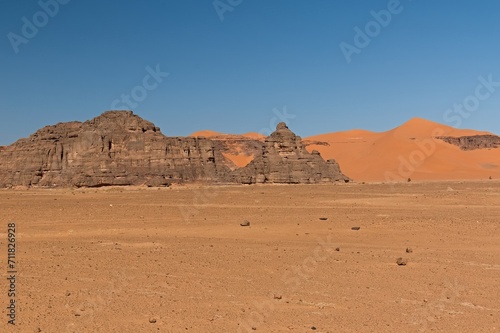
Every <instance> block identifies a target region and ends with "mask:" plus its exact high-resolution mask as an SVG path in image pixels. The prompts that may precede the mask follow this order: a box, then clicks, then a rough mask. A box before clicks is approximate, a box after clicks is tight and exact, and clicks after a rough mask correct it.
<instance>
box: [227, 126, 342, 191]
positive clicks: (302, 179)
mask: <svg viewBox="0 0 500 333" xmlns="http://www.w3.org/2000/svg"><path fill="white" fill-rule="evenodd" d="M233 179H235V181H236V182H240V183H244V184H255V183H286V184H317V183H330V182H336V181H342V182H348V181H349V180H350V179H349V178H348V177H347V176H345V175H344V174H342V172H341V171H340V167H339V165H338V164H337V162H335V160H328V161H324V160H323V158H322V157H321V155H320V153H319V152H318V151H313V152H312V153H309V152H308V151H307V150H306V148H305V145H304V143H303V142H302V139H301V137H300V136H297V135H295V134H294V133H293V132H292V131H290V129H288V127H287V126H286V124H285V123H280V124H278V126H277V128H276V131H275V132H274V133H272V134H271V135H270V136H269V137H268V138H267V139H266V140H265V141H264V145H263V147H262V151H261V154H260V155H258V156H256V157H255V158H254V160H253V161H252V162H250V164H248V165H247V166H246V167H244V168H240V169H237V170H235V171H234V172H233Z"/></svg>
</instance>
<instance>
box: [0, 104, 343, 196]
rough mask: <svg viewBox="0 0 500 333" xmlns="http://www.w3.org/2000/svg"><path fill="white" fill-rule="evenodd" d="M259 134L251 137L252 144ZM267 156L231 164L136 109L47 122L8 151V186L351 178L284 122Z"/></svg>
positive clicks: (3, 157) (210, 144)
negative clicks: (233, 166) (307, 146)
mask: <svg viewBox="0 0 500 333" xmlns="http://www.w3.org/2000/svg"><path fill="white" fill-rule="evenodd" d="M258 142H259V141H255V142H251V143H249V145H250V147H251V149H252V151H255V150H256V147H255V145H258V144H259V143H258ZM260 145H261V155H259V156H257V157H256V158H255V159H254V161H253V162H251V163H250V164H249V165H247V166H246V167H244V168H239V169H236V170H234V171H231V168H230V167H229V166H228V162H227V160H226V158H225V157H224V156H223V154H222V152H223V151H224V150H225V149H227V147H222V146H221V145H220V144H218V143H216V141H213V140H210V139H206V138H202V137H198V138H193V137H182V138H181V137H166V136H165V135H163V134H162V133H161V132H160V129H159V128H158V127H155V126H154V124H152V123H151V122H149V121H146V120H144V119H142V118H140V117H138V116H136V115H134V114H133V112H132V111H108V112H105V113H103V114H102V115H101V116H99V117H96V118H94V119H92V120H89V121H86V122H84V123H81V122H69V123H59V124H57V125H54V126H47V127H44V128H42V129H40V130H38V131H37V132H36V133H34V134H33V135H31V136H30V137H29V138H27V139H21V140H18V141H17V142H15V143H14V144H12V145H11V146H8V147H6V148H5V149H4V150H1V151H0V162H1V163H0V187H12V186H46V187H52V186H62V187H70V186H77V187H81V186H85V187H99V186H111V185H147V186H168V185H169V184H171V183H183V182H203V183H321V182H332V181H347V180H348V178H347V177H346V176H344V175H343V174H342V173H341V172H340V169H339V166H338V164H337V163H336V162H335V161H327V162H325V161H324V160H323V159H322V158H321V156H320V155H319V153H317V152H315V153H313V154H309V153H308V152H307V151H306V150H305V148H304V146H303V144H302V141H301V139H300V137H297V136H295V134H293V133H292V132H291V131H290V130H288V128H287V127H286V125H284V124H280V125H279V126H278V129H277V131H276V132H275V133H273V134H272V135H271V136H270V137H268V138H267V140H266V141H265V142H264V143H262V142H261V143H260Z"/></svg>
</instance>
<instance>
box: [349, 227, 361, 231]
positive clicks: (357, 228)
mask: <svg viewBox="0 0 500 333" xmlns="http://www.w3.org/2000/svg"><path fill="white" fill-rule="evenodd" d="M359 229H361V227H352V228H351V230H359Z"/></svg>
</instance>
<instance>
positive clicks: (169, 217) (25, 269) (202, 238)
mask: <svg viewBox="0 0 500 333" xmlns="http://www.w3.org/2000/svg"><path fill="white" fill-rule="evenodd" d="M499 203H500V182H499V181H498V180H495V179H493V180H485V181H448V182H444V181H437V182H432V181H427V182H411V183H399V184H383V183H370V184H368V183H367V184H363V183H347V184H338V185H335V184H332V185H265V186H262V185H253V186H214V187H211V186H195V185H190V186H179V185H174V186H172V187H170V188H162V189H156V188H139V187H135V188H132V187H124V188H120V187H112V188H100V189H46V190H36V189H29V190H2V191H0V204H1V207H2V209H1V210H0V220H1V221H3V224H2V230H1V235H0V236H1V242H2V246H1V248H2V251H3V252H4V254H3V255H2V257H3V258H2V270H3V271H2V275H3V276H5V275H4V274H6V272H5V271H6V268H5V261H6V257H7V253H6V245H5V239H6V232H7V225H8V223H9V222H11V221H15V223H16V232H17V253H16V260H17V265H18V266H17V269H18V274H17V281H16V283H17V284H16V288H17V319H16V325H15V327H13V326H12V325H7V320H8V318H7V316H6V315H7V310H6V306H7V305H8V299H7V289H8V285H7V284H8V283H7V282H8V281H6V280H5V279H3V281H2V282H1V283H0V288H1V289H3V291H2V292H1V299H0V301H1V304H2V309H3V310H2V313H3V316H2V317H3V319H2V323H1V324H0V329H1V332H11V331H12V332H43V333H45V332H48V333H66V332H235V333H236V332H323V333H327V332H329V333H334V332H499V331H500V302H499V295H500V223H499V220H498V217H499V216H500V205H499ZM325 218H327V219H326V220H325ZM244 220H248V221H250V226H241V225H240V224H241V223H242V222H244ZM352 227H360V229H359V230H352ZM407 248H411V250H410V251H409V252H410V253H407V252H406V249H407ZM400 257H401V258H403V259H406V260H407V265H405V266H399V265H398V264H396V260H397V259H398V258H400Z"/></svg>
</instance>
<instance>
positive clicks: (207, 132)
mask: <svg viewBox="0 0 500 333" xmlns="http://www.w3.org/2000/svg"><path fill="white" fill-rule="evenodd" d="M221 135H226V134H224V133H220V132H215V131H210V130H203V131H198V132H194V133H193V134H191V135H189V136H193V137H197V136H204V137H207V138H210V137H213V136H221Z"/></svg>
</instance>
